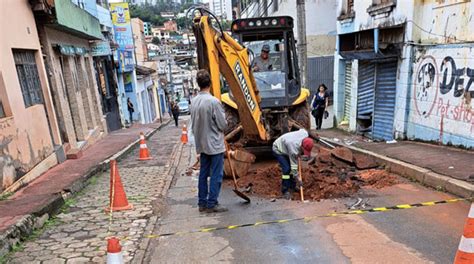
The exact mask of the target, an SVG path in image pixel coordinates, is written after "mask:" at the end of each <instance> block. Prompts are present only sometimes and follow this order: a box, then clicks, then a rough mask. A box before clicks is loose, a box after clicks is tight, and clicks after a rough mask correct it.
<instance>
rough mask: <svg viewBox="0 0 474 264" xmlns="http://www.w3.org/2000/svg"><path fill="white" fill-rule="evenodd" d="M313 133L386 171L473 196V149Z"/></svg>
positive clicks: (340, 133) (334, 131) (331, 132)
mask: <svg viewBox="0 0 474 264" xmlns="http://www.w3.org/2000/svg"><path fill="white" fill-rule="evenodd" d="M317 133H318V134H319V135H320V136H321V137H323V138H324V139H326V140H328V141H330V142H331V143H333V144H335V145H338V146H345V147H348V148H350V149H351V150H353V151H356V152H360V153H364V154H367V155H370V156H373V157H374V158H376V160H377V161H379V163H381V164H382V165H385V166H386V167H387V168H388V169H389V170H391V171H393V172H395V173H398V174H401V175H402V176H405V177H408V178H411V179H413V180H416V181H418V182H421V183H423V184H425V185H427V186H430V187H433V188H436V189H443V190H446V191H448V192H451V193H453V194H456V195H459V196H462V197H472V196H473V195H474V185H473V184H471V183H473V182H474V163H473V162H474V152H473V151H469V150H463V149H459V148H454V147H448V146H438V145H434V144H428V143H421V142H414V141H398V142H396V143H391V144H389V143H386V142H373V141H372V140H370V139H368V138H365V137H362V136H357V135H354V134H350V133H348V132H346V131H342V130H338V129H329V130H320V131H317Z"/></svg>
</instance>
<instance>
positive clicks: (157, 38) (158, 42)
mask: <svg viewBox="0 0 474 264" xmlns="http://www.w3.org/2000/svg"><path fill="white" fill-rule="evenodd" d="M151 43H153V44H155V45H160V44H161V41H160V38H159V37H153V39H152V40H151Z"/></svg>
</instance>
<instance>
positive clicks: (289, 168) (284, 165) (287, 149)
mask: <svg viewBox="0 0 474 264" xmlns="http://www.w3.org/2000/svg"><path fill="white" fill-rule="evenodd" d="M308 136H309V135H308V132H307V131H306V130H304V129H300V130H298V131H294V132H289V133H286V134H284V135H283V136H280V137H279V138H277V139H276V140H275V142H273V147H272V151H273V156H275V158H276V159H277V161H278V163H279V164H280V168H281V172H282V173H281V174H282V175H281V192H282V194H283V198H285V199H287V200H291V196H292V194H293V192H294V191H295V189H297V188H296V187H301V185H302V184H303V183H302V182H301V180H300V177H299V176H298V158H299V157H301V156H302V155H303V156H304V159H305V160H307V159H309V158H310V156H311V150H312V149H313V145H314V143H313V139H311V138H310V137H308Z"/></svg>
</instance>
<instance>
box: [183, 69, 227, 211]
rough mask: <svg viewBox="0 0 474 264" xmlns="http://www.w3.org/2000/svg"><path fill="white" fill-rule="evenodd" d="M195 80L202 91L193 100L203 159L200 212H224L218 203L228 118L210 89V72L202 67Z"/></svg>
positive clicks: (193, 120) (196, 135)
mask: <svg viewBox="0 0 474 264" xmlns="http://www.w3.org/2000/svg"><path fill="white" fill-rule="evenodd" d="M196 81H197V83H198V85H199V88H201V91H200V92H199V94H198V95H197V96H196V97H195V98H193V100H192V105H193V107H192V108H191V129H192V131H193V134H194V140H195V144H196V152H197V153H198V154H200V162H201V167H200V171H199V182H198V197H199V200H198V206H199V212H208V213H218V212H225V211H227V208H225V207H223V206H221V205H219V203H218V201H217V199H218V198H219V193H220V191H221V186H222V178H223V176H224V152H225V144H224V129H225V128H226V126H227V121H226V119H225V113H224V108H223V107H222V105H221V103H220V102H219V100H217V99H216V98H215V97H213V96H212V95H211V94H210V92H209V91H210V86H211V76H210V75H209V72H207V71H206V70H199V71H198V73H197V75H196ZM209 177H210V181H209V185H208V182H207V178H209Z"/></svg>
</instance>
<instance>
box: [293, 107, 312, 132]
mask: <svg viewBox="0 0 474 264" xmlns="http://www.w3.org/2000/svg"><path fill="white" fill-rule="evenodd" d="M310 116H311V115H310V112H309V106H308V102H306V101H305V102H304V103H301V104H299V105H296V106H293V107H292V109H291V110H290V117H291V118H292V119H293V120H295V121H296V122H297V123H298V124H299V125H300V126H302V127H304V128H306V129H307V130H309V129H310V128H311V119H310V118H311V117H310Z"/></svg>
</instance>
